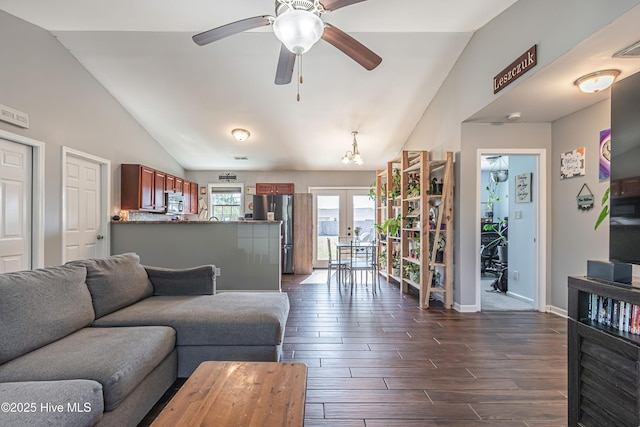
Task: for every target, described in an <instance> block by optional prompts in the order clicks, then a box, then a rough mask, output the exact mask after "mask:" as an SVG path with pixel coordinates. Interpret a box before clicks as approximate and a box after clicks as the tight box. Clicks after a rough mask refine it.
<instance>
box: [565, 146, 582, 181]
mask: <svg viewBox="0 0 640 427" xmlns="http://www.w3.org/2000/svg"><path fill="white" fill-rule="evenodd" d="M584 152H585V149H584V147H582V148H577V149H575V150H573V151H567V152H566V153H562V154H561V155H560V179H567V178H573V177H574V176H584V174H585V161H584Z"/></svg>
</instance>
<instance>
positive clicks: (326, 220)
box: [316, 195, 340, 261]
mask: <svg viewBox="0 0 640 427" xmlns="http://www.w3.org/2000/svg"><path fill="white" fill-rule="evenodd" d="M317 206H318V212H317V216H318V235H317V236H316V244H317V247H316V250H317V251H316V253H317V259H318V261H326V260H328V259H329V248H328V245H327V237H328V238H330V239H331V247H332V248H334V247H335V246H334V243H335V242H336V241H337V240H338V235H339V234H340V221H339V218H340V196H321V195H318V198H317ZM332 258H333V259H335V253H334V254H332Z"/></svg>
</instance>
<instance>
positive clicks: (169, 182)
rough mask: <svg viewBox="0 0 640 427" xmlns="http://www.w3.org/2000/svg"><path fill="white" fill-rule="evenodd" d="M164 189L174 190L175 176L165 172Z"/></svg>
mask: <svg viewBox="0 0 640 427" xmlns="http://www.w3.org/2000/svg"><path fill="white" fill-rule="evenodd" d="M164 182H165V190H166V191H169V192H175V191H176V177H175V176H173V175H169V174H167V178H166V179H165V181H164Z"/></svg>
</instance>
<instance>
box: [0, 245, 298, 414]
mask: <svg viewBox="0 0 640 427" xmlns="http://www.w3.org/2000/svg"><path fill="white" fill-rule="evenodd" d="M214 272H215V267H214V266H211V265H209V266H201V267H195V268H190V269H165V268H158V267H148V266H143V265H141V264H140V259H139V257H138V256H137V255H136V254H133V253H129V254H121V255H114V256H111V257H107V258H102V259H91V260H81V261H73V262H70V263H67V264H65V265H63V266H56V267H48V268H44V269H38V270H32V271H22V272H17V273H7V274H1V275H0V325H2V328H0V402H7V403H9V404H13V403H14V402H15V405H14V408H9V409H14V411H5V410H4V409H6V408H2V409H3V410H2V411H0V425H11V426H21V425H25V426H27V425H28V426H34V425H65V426H66V425H69V426H92V425H100V426H102V425H104V426H127V425H128V426H135V425H137V424H138V423H139V421H140V420H141V419H142V418H143V417H144V416H145V415H146V413H147V412H148V411H149V410H150V409H151V408H152V407H153V405H154V404H155V403H156V402H157V401H158V399H159V398H160V397H161V396H162V395H163V394H164V392H165V391H166V390H167V389H168V388H169V387H170V386H171V384H173V382H174V381H175V379H176V378H177V377H188V376H189V375H190V374H191V373H192V372H193V370H195V368H196V367H197V366H198V365H199V364H200V363H201V362H202V361H205V360H237V361H279V359H280V356H281V352H282V340H283V337H284V328H285V323H286V320H287V316H288V313H289V301H288V298H287V295H286V294H284V293H276V292H274V293H248V292H247V293H243V292H234V293H231V292H230V293H221V294H214V290H215V274H214ZM18 403H22V404H24V403H35V406H32V407H30V408H27V410H26V411H25V410H24V405H23V407H21V408H18V407H17V404H18ZM43 405H44V406H43ZM48 405H52V406H48ZM19 409H20V411H19ZM29 409H35V410H33V411H30V410H29ZM58 409H61V410H58Z"/></svg>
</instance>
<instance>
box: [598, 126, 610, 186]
mask: <svg viewBox="0 0 640 427" xmlns="http://www.w3.org/2000/svg"><path fill="white" fill-rule="evenodd" d="M610 175H611V129H605V130H601V131H600V179H609V176H610Z"/></svg>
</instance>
